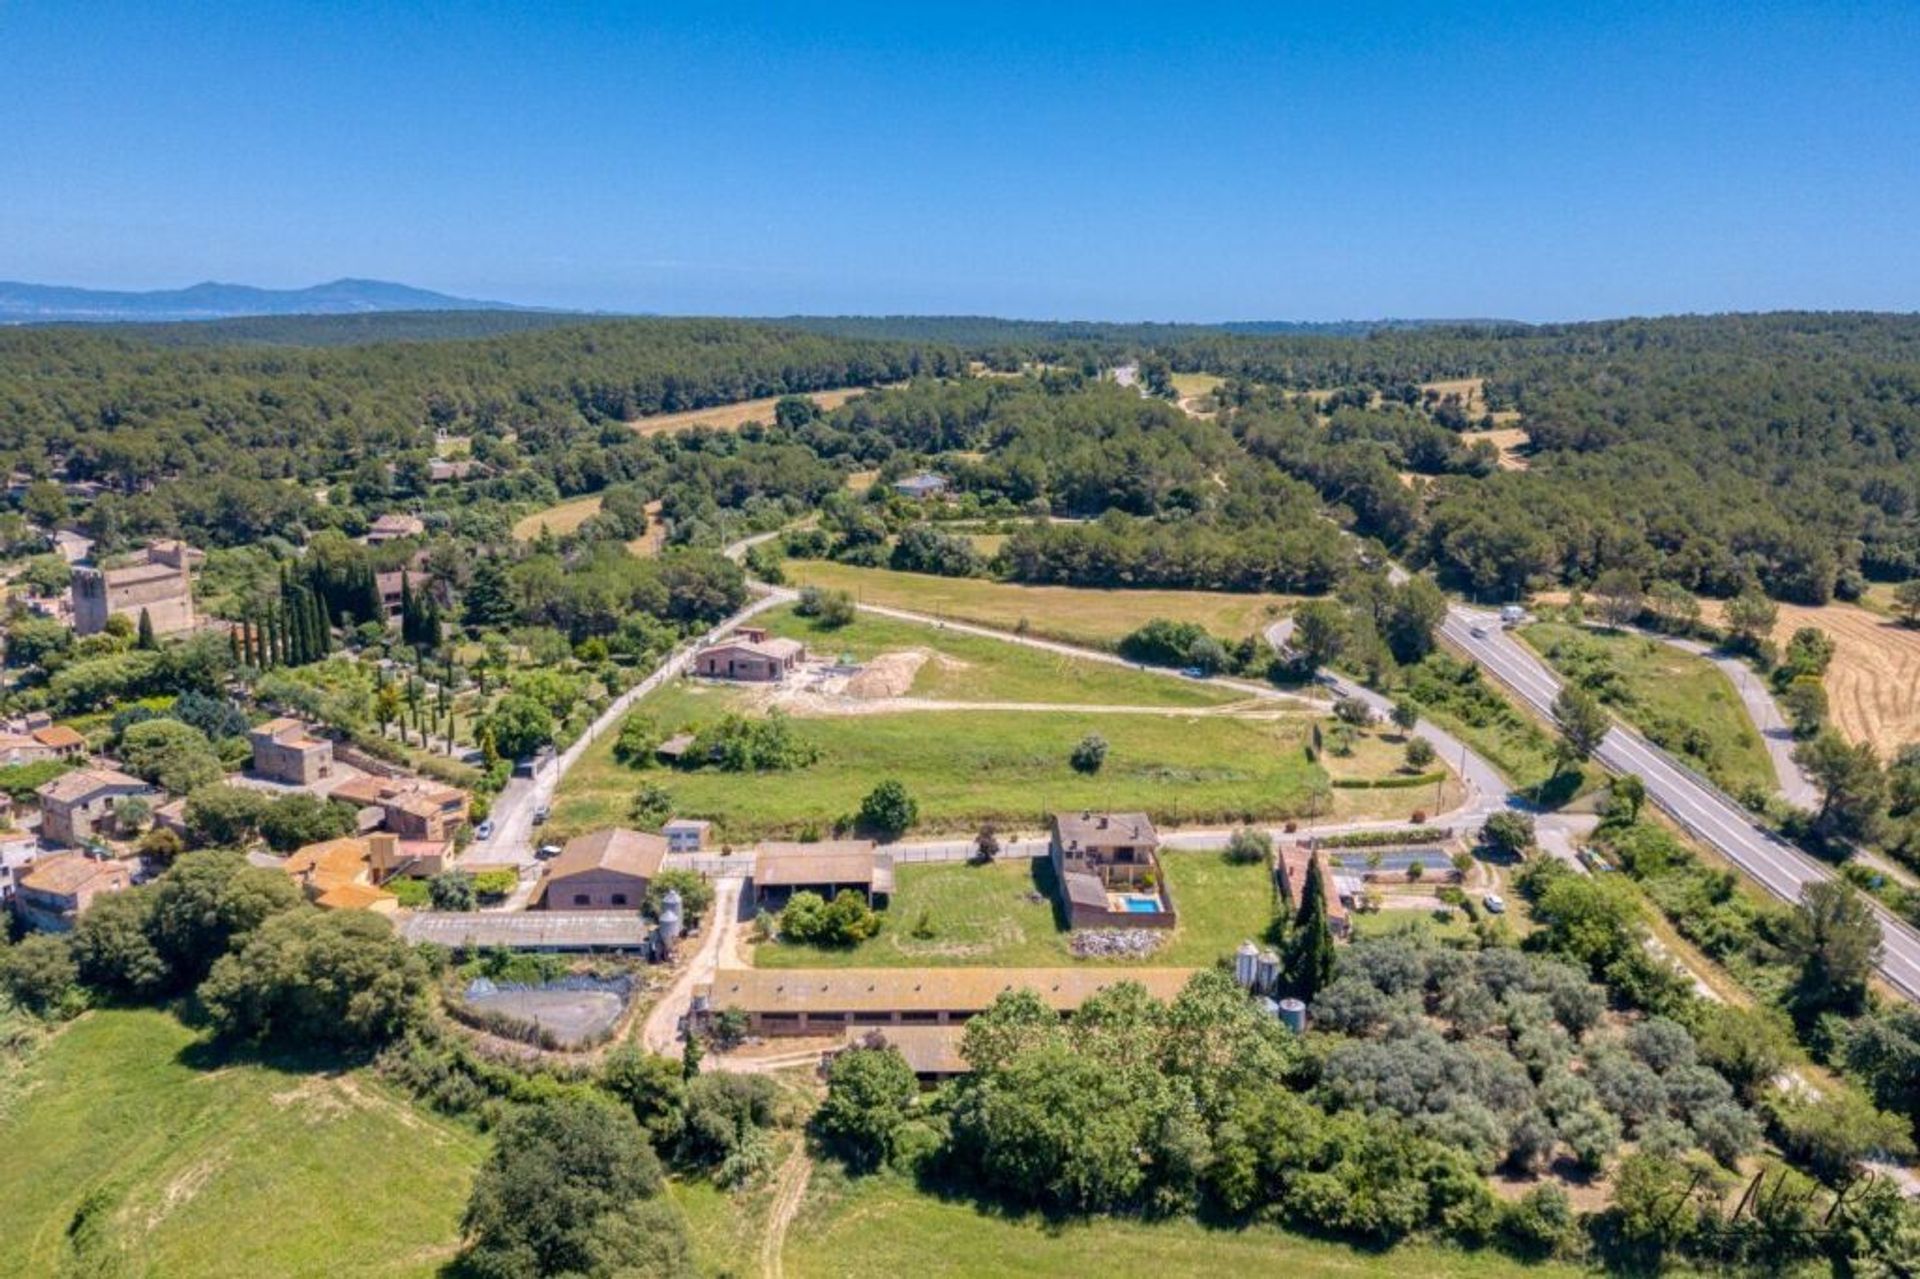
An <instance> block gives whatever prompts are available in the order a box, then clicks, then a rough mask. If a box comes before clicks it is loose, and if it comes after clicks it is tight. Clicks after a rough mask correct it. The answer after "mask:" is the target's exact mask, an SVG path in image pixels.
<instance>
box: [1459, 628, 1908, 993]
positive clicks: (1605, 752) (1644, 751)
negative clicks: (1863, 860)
mask: <svg viewBox="0 0 1920 1279" xmlns="http://www.w3.org/2000/svg"><path fill="white" fill-rule="evenodd" d="M1441 634H1442V635H1443V636H1444V637H1445V639H1446V641H1447V642H1448V643H1449V644H1451V645H1452V646H1453V647H1454V648H1456V649H1458V650H1459V651H1460V652H1462V653H1464V654H1465V655H1467V656H1468V657H1470V658H1472V659H1473V660H1474V661H1475V662H1477V663H1479V664H1480V666H1481V668H1482V669H1484V670H1485V671H1487V673H1488V674H1490V675H1492V676H1493V677H1494V678H1495V679H1497V680H1499V681H1500V682H1501V683H1502V684H1504V685H1506V686H1507V687H1508V688H1510V689H1512V690H1513V691H1514V693H1515V694H1517V695H1518V696H1519V697H1520V699H1521V700H1522V701H1524V702H1526V704H1527V705H1528V706H1530V707H1532V708H1533V709H1534V710H1535V711H1537V712H1539V713H1540V714H1541V715H1543V716H1545V717H1547V718H1548V719H1551V718H1552V716H1553V699H1554V697H1555V696H1556V695H1557V694H1558V693H1559V691H1560V680H1559V678H1558V677H1557V676H1555V675H1554V674H1553V672H1552V671H1551V670H1550V669H1549V668H1548V667H1547V665H1546V663H1545V662H1543V661H1542V660H1541V659H1540V658H1539V657H1538V656H1536V655H1535V654H1534V652H1533V650H1531V649H1529V648H1527V647H1526V646H1525V645H1524V644H1522V643H1521V642H1520V641H1519V640H1517V639H1515V638H1513V636H1511V635H1509V634H1508V633H1507V632H1506V630H1504V629H1503V628H1502V627H1501V625H1500V619H1499V617H1498V616H1497V615H1495V614H1492V613H1483V612H1479V611H1476V610H1473V609H1468V608H1463V607H1460V606H1457V605H1456V606H1455V607H1453V608H1452V609H1450V610H1448V613H1447V620H1446V622H1445V623H1444V624H1443V625H1442V627H1441ZM1595 758H1596V759H1597V760H1598V761H1599V763H1600V764H1601V766H1602V767H1604V768H1607V769H1608V770H1610V771H1612V772H1615V773H1632V774H1634V775H1635V776H1637V777H1638V778H1640V780H1641V781H1643V782H1645V783H1646V787H1647V798H1649V799H1651V800H1652V801H1653V802H1654V803H1655V804H1657V805H1659V807H1660V808H1661V809H1662V810H1663V811H1665V812H1666V813H1667V814H1668V815H1669V816H1671V817H1672V818H1673V819H1674V820H1675V821H1677V822H1679V823H1680V824H1681V825H1682V826H1684V827H1686V828H1687V830H1689V831H1691V832H1692V833H1693V834H1694V836H1695V837H1697V838H1699V839H1700V840H1702V841H1703V842H1705V843H1706V844H1707V845H1709V846H1710V847H1712V848H1713V849H1714V850H1715V851H1716V852H1718V853H1719V854H1720V855H1721V856H1723V857H1725V858H1726V859H1727V860H1728V861H1729V862H1732V863H1733V864H1734V865H1735V866H1737V867H1739V868H1740V869H1741V870H1743V871H1745V872H1746V873H1747V874H1748V875H1750V876H1752V877H1753V878H1754V879H1755V880H1756V881H1758V882H1759V883H1760V884H1761V886H1762V887H1764V888H1766V889H1767V891H1769V892H1771V893H1773V894H1774V895H1775V896H1777V897H1779V898H1781V899H1782V900H1783V901H1788V902H1797V901H1799V900H1800V892H1801V890H1802V889H1803V888H1804V887H1805V886H1806V885H1807V884H1809V883H1812V882H1814V881H1815V880H1822V879H1832V878H1834V873H1833V871H1832V870H1831V869H1830V868H1829V867H1827V866H1825V865H1823V864H1822V863H1820V862H1818V861H1816V860H1814V859H1813V858H1812V857H1809V856H1808V855H1807V854H1805V853H1803V852H1801V851H1800V850H1799V849H1797V848H1795V847H1794V846H1793V845H1791V844H1789V843H1788V842H1787V841H1786V840H1784V839H1781V838H1780V837H1779V836H1778V835H1776V834H1774V833H1773V832H1772V831H1770V830H1768V829H1767V828H1765V827H1764V826H1762V825H1760V824H1759V823H1758V822H1756V821H1755V820H1754V819H1753V817H1752V816H1751V815H1750V814H1749V813H1748V812H1747V811H1746V810H1745V809H1744V808H1742V807H1741V806H1740V805H1739V804H1737V803H1735V802H1734V801H1733V800H1732V799H1729V798H1728V797H1727V796H1726V795H1724V794H1722V793H1721V792H1720V790H1719V789H1718V788H1717V787H1715V786H1714V785H1713V784H1712V783H1711V782H1709V781H1707V780H1706V779H1705V778H1703V777H1701V776H1700V775H1699V774H1698V773H1695V772H1694V771H1693V770H1692V769H1690V768H1688V767H1686V765H1684V764H1681V763H1680V762H1679V761H1678V760H1676V759H1674V758H1673V757H1672V756H1671V755H1669V754H1667V753H1666V752H1665V751H1663V750H1661V749H1660V748H1659V747H1657V746H1654V745H1653V744H1652V743H1650V742H1648V741H1647V740H1646V739H1645V738H1643V737H1641V736H1640V735H1639V734H1638V733H1634V732H1632V731H1630V730H1628V729H1626V728H1623V727H1621V726H1619V725H1618V724H1616V725H1615V726H1614V727H1613V728H1612V729H1611V730H1610V731H1609V732H1608V733H1607V735H1606V738H1605V739H1604V740H1603V741H1602V742H1601V744H1600V749H1599V750H1598V751H1597V752H1596V753H1595ZM1874 909H1875V910H1876V911H1877V912H1878V914H1879V916H1880V924H1881V929H1882V932H1883V933H1884V937H1885V940H1884V946H1883V953H1882V956H1881V961H1880V973H1881V975H1882V976H1883V977H1885V978H1886V980H1887V982H1888V984H1889V985H1891V986H1893V987H1894V988H1895V989H1896V990H1898V991H1899V992H1900V993H1901V994H1903V995H1905V996H1906V997H1907V998H1908V999H1911V1000H1914V1001H1916V1002H1920V933H1916V932H1915V931H1914V929H1912V928H1911V927H1909V926H1908V925H1907V924H1905V923H1903V922H1902V921H1900V920H1899V919H1897V918H1895V917H1894V916H1893V915H1892V914H1891V913H1890V912H1888V911H1886V910H1884V909H1882V908H1881V907H1879V906H1878V905H1877V904H1876V905H1875V907H1874Z"/></svg>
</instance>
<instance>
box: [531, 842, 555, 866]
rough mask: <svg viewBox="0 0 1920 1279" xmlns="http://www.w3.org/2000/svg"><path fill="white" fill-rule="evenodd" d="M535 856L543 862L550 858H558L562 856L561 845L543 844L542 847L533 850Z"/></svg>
mask: <svg viewBox="0 0 1920 1279" xmlns="http://www.w3.org/2000/svg"><path fill="white" fill-rule="evenodd" d="M533 855H534V856H535V857H538V858H539V859H540V860H541V861H543V862H544V861H546V860H548V859H549V858H553V857H558V856H559V855H560V845H558V844H542V845H540V847H538V848H536V849H534V850H533Z"/></svg>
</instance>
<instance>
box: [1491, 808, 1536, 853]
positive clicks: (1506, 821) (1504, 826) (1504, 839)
mask: <svg viewBox="0 0 1920 1279" xmlns="http://www.w3.org/2000/svg"><path fill="white" fill-rule="evenodd" d="M1480 839H1481V842H1482V843H1484V844H1485V845H1486V846H1487V847H1488V848H1490V849H1492V850H1493V851H1495V852H1497V853H1506V854H1511V855H1513V856H1516V857H1518V856H1522V855H1524V854H1525V853H1526V851H1527V850H1528V849H1529V848H1532V847H1533V840H1534V834H1533V818H1532V817H1530V816H1528V815H1527V814H1525V813H1516V812H1512V811H1511V810H1503V811H1501V812H1498V813H1495V814H1494V815H1493V816H1491V817H1489V818H1487V823H1486V825H1485V826H1483V827H1482V828H1481V830H1480Z"/></svg>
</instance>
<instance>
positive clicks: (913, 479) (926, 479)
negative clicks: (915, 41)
mask: <svg viewBox="0 0 1920 1279" xmlns="http://www.w3.org/2000/svg"><path fill="white" fill-rule="evenodd" d="M893 491H894V492H896V493H898V494H899V495H900V496H901V497H910V498H912V499H913V500H914V501H916V502H920V501H925V500H926V499H927V498H930V497H943V496H945V494H946V491H947V478H946V476H944V475H935V474H934V473H933V472H932V471H922V472H920V473H919V474H918V475H909V476H907V477H906V478H904V479H898V480H895V481H894V482H893Z"/></svg>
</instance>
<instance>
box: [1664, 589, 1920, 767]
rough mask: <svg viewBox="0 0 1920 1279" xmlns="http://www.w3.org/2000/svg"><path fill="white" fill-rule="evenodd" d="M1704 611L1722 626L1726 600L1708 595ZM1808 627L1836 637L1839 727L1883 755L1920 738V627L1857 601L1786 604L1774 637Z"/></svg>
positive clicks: (1834, 689) (1834, 702)
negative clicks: (1911, 626)
mask: <svg viewBox="0 0 1920 1279" xmlns="http://www.w3.org/2000/svg"><path fill="white" fill-rule="evenodd" d="M1700 612H1701V616H1702V617H1703V618H1705V619H1706V620H1707V621H1709V622H1712V623H1714V624H1715V625H1718V624H1719V622H1720V619H1721V613H1722V605H1721V602H1720V601H1719V600H1702V601H1701V602H1700ZM1802 626H1817V627H1819V628H1820V629H1821V630H1823V631H1825V632H1826V633H1827V634H1829V635H1831V636H1832V637H1833V645H1834V647H1833V665H1831V666H1830V667H1828V668H1827V678H1826V687H1827V700H1828V702H1829V703H1830V704H1831V709H1832V715H1833V722H1834V726H1835V727H1837V728H1838V729H1839V730H1840V731H1841V732H1842V733H1844V734H1846V736H1847V737H1848V738H1849V739H1850V740H1852V741H1856V742H1871V743H1873V746H1874V748H1875V749H1876V750H1878V751H1879V752H1880V754H1881V756H1882V757H1890V756H1892V754H1893V753H1894V752H1895V751H1897V750H1899V749H1900V748H1901V747H1902V746H1904V745H1906V744H1907V743H1908V742H1912V741H1920V631H1915V630H1909V629H1908V628H1906V627H1904V626H1901V625H1900V624H1899V623H1898V622H1895V621H1893V620H1891V619H1889V618H1886V617H1882V616H1880V615H1879V614H1877V613H1871V612H1868V611H1867V610H1866V609H1864V608H1860V607H1859V606H1857V605H1854V604H1826V605H1822V606H1821V607H1819V608H1807V607H1805V606H1803V605H1799V604H1782V605H1780V617H1779V620H1778V621H1776V622H1775V623H1774V628H1773V638H1774V642H1775V643H1777V644H1781V645H1785V644H1786V642H1787V639H1788V638H1789V637H1790V636H1791V635H1792V634H1793V633H1794V631H1796V630H1798V629H1799V628H1800V627H1802Z"/></svg>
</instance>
